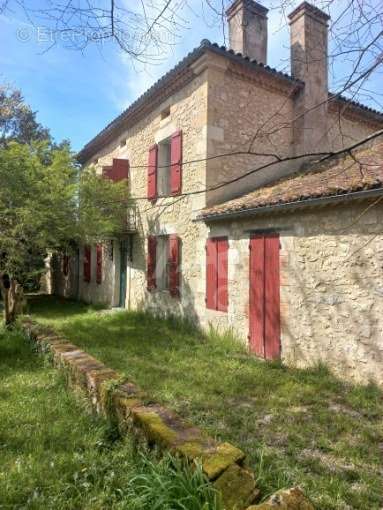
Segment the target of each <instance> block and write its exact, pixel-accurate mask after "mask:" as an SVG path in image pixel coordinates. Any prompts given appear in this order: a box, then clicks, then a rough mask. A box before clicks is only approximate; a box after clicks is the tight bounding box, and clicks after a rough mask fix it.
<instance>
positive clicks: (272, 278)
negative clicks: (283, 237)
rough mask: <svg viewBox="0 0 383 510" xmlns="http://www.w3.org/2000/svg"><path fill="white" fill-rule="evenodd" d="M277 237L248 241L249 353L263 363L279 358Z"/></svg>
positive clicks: (271, 235)
mask: <svg viewBox="0 0 383 510" xmlns="http://www.w3.org/2000/svg"><path fill="white" fill-rule="evenodd" d="M279 286H280V282H279V236H278V234H268V235H263V234H259V235H254V236H253V237H252V239H251V240H250V303H249V325H250V335H249V337H250V350H251V351H253V352H254V353H255V354H257V356H262V357H264V358H266V359H278V358H279V356H280V297H279V295H280V290H279Z"/></svg>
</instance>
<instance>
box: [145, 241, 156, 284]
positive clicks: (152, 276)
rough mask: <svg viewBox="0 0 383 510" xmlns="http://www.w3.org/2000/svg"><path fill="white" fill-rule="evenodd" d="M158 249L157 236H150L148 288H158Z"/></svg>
mask: <svg viewBox="0 0 383 510" xmlns="http://www.w3.org/2000/svg"><path fill="white" fill-rule="evenodd" d="M156 251H157V239H156V237H155V236H149V237H148V260H147V265H148V267H147V285H148V290H149V291H151V290H154V289H155V288H156Z"/></svg>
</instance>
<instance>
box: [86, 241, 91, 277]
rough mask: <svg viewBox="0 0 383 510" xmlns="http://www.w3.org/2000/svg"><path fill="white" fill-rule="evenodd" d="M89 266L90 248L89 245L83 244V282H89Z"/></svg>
mask: <svg viewBox="0 0 383 510" xmlns="http://www.w3.org/2000/svg"><path fill="white" fill-rule="evenodd" d="M90 267H91V249H90V246H89V245H87V246H84V282H88V283H89V282H90Z"/></svg>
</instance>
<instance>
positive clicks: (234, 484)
mask: <svg viewBox="0 0 383 510" xmlns="http://www.w3.org/2000/svg"><path fill="white" fill-rule="evenodd" d="M214 486H215V488H216V489H217V490H218V491H219V493H220V494H221V499H222V504H223V506H224V508H225V510H243V509H244V508H246V507H247V506H248V505H250V504H251V503H252V502H253V501H255V500H256V499H257V498H258V497H259V490H258V489H257V487H256V484H255V479H254V475H253V473H252V472H251V471H249V470H247V469H245V468H243V467H241V466H238V464H232V465H231V466H230V467H228V468H227V469H226V471H224V472H223V473H222V475H221V476H220V477H219V478H218V479H217V480H216V481H215V482H214Z"/></svg>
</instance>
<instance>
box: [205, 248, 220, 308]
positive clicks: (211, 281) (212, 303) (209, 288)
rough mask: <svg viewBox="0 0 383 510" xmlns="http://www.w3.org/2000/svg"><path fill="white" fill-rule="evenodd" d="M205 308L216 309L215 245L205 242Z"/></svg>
mask: <svg viewBox="0 0 383 510" xmlns="http://www.w3.org/2000/svg"><path fill="white" fill-rule="evenodd" d="M206 307H207V308H211V309H212V310H216V309H217V243H216V242H215V240H214V239H208V240H207V241H206Z"/></svg>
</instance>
